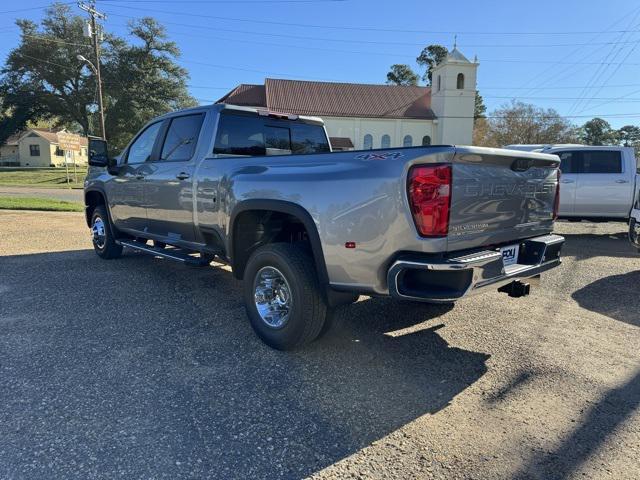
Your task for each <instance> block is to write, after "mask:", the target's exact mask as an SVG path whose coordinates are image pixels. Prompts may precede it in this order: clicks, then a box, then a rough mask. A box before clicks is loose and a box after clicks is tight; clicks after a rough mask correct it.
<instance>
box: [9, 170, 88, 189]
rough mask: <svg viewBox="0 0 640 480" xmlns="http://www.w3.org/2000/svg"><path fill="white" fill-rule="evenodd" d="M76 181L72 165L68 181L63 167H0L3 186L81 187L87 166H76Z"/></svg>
mask: <svg viewBox="0 0 640 480" xmlns="http://www.w3.org/2000/svg"><path fill="white" fill-rule="evenodd" d="M76 171H77V174H78V181H77V182H75V181H74V179H75V177H74V175H73V167H72V166H69V179H70V181H71V182H70V183H69V184H67V175H66V170H65V168H64V167H58V168H19V167H15V168H13V167H2V168H0V186H3V187H24V186H28V187H46V188H68V187H71V188H82V187H83V182H84V177H85V176H86V175H87V167H76Z"/></svg>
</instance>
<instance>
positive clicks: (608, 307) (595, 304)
mask: <svg viewBox="0 0 640 480" xmlns="http://www.w3.org/2000/svg"><path fill="white" fill-rule="evenodd" d="M639 292H640V270H636V271H634V272H629V273H625V274H622V275H611V276H609V277H604V278H600V279H598V280H596V281H595V282H592V283H590V284H589V285H587V286H585V287H583V288H581V289H580V290H577V291H575V292H574V293H573V294H572V295H571V296H572V297H573V299H574V300H575V301H576V302H578V304H579V305H580V306H581V307H583V308H586V309H587V310H591V311H593V312H597V313H601V314H602V315H606V316H608V317H611V318H613V319H614V320H618V321H621V322H625V323H629V324H631V325H635V326H637V327H640V293H639Z"/></svg>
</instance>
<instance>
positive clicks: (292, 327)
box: [243, 243, 327, 350]
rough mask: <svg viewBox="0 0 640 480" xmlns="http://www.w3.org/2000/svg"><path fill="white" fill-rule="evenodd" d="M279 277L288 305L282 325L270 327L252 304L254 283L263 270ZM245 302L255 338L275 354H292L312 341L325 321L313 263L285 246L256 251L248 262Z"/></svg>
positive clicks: (299, 251) (301, 252) (294, 248)
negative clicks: (274, 350)
mask: <svg viewBox="0 0 640 480" xmlns="http://www.w3.org/2000/svg"><path fill="white" fill-rule="evenodd" d="M268 267H271V269H275V270H276V271H277V273H278V274H281V275H282V277H284V280H285V281H286V286H287V287H288V295H287V296H290V299H291V303H290V308H289V313H288V316H287V317H286V320H284V322H283V324H282V325H279V326H272V325H269V324H268V323H267V321H266V320H264V319H263V318H262V316H261V315H260V313H259V312H258V308H257V306H256V302H255V292H256V290H255V286H256V279H257V277H258V274H259V273H260V272H263V271H264V270H263V269H265V268H268ZM272 271H273V270H272ZM243 290H244V301H245V308H246V310H247V316H248V317H249V321H250V322H251V326H252V327H253V329H254V330H255V332H256V334H257V335H258V336H259V337H260V338H261V339H262V341H264V342H265V343H266V344H267V345H269V346H270V347H272V348H275V349H277V350H293V349H295V348H298V347H301V346H302V345H305V344H307V343H310V342H312V341H313V340H315V339H316V338H317V337H318V335H319V334H320V332H321V330H322V327H323V325H324V322H325V319H326V317H327V305H326V303H325V300H324V298H323V296H322V292H321V290H320V286H319V283H318V276H317V273H316V268H315V265H314V262H313V259H312V258H311V256H310V255H309V253H307V251H306V250H305V249H304V248H302V247H299V246H295V245H292V244H288V243H273V244H269V245H264V246H262V247H260V248H258V249H257V250H256V251H255V252H254V253H253V254H252V255H251V257H250V258H249V261H248V263H247V267H246V269H245V272H244V284H243Z"/></svg>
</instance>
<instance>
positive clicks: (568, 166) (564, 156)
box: [558, 152, 580, 173]
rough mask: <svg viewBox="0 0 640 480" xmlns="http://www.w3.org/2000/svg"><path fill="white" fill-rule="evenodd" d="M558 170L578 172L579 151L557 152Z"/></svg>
mask: <svg viewBox="0 0 640 480" xmlns="http://www.w3.org/2000/svg"><path fill="white" fill-rule="evenodd" d="M558 157H560V171H561V172H562V173H578V165H579V163H580V162H579V158H580V153H579V152H559V153H558Z"/></svg>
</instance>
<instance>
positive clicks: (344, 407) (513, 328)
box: [0, 211, 640, 480]
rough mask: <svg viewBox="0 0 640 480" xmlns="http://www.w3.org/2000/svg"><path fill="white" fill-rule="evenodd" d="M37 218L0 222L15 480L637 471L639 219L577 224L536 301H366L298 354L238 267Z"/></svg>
mask: <svg viewBox="0 0 640 480" xmlns="http://www.w3.org/2000/svg"><path fill="white" fill-rule="evenodd" d="M43 216H45V217H46V221H41V220H42V217H43ZM38 218H39V219H40V221H39V222H38V223H34V222H35V219H34V218H33V217H32V216H30V215H29V214H28V213H17V212H9V211H4V212H0V255H2V256H0V432H1V434H0V478H11V479H26V478H30V479H31V478H33V479H42V478H64V479H75V478H78V479H93V478H95V479H98V478H100V479H102V478H126V479H130V478H154V479H161V478H167V479H182V478H221V479H233V478H238V479H246V478H251V479H258V478H268V479H273V478H300V477H305V476H314V477H316V478H340V479H341V478H349V477H351V476H353V477H355V478H403V479H405V478H420V479H422V478H432V477H433V478H442V479H445V478H446V479H450V478H474V479H507V478H512V479H521V478H531V479H545V480H546V479H555V478H558V479H560V478H572V479H577V478H580V479H583V478H589V479H602V478H615V479H630V478H639V477H640V413H639V412H638V406H639V403H640V357H639V353H638V352H639V351H640V337H639V334H640V315H639V312H640V295H638V292H639V286H640V257H639V256H638V255H637V254H636V253H635V252H634V251H633V250H632V249H631V248H630V247H629V245H628V244H627V242H626V241H625V235H624V228H625V226H624V225H623V224H560V225H559V226H558V230H559V231H560V232H563V233H564V234H566V237H567V242H568V245H567V248H566V252H565V263H564V264H563V266H562V267H561V268H560V269H556V270H555V271H554V272H550V273H549V274H547V276H546V278H545V279H544V281H543V285H542V287H541V288H539V289H537V290H535V291H534V292H533V293H532V295H531V296H529V297H527V298H523V299H510V298H508V297H506V296H505V295H503V294H499V293H497V292H490V293H487V294H486V295H482V296H477V297H474V298H471V299H466V300H463V301H461V302H460V303H458V304H457V305H456V306H455V307H454V308H450V307H446V306H425V305H411V304H403V303H398V302H395V301H392V300H389V299H369V298H366V297H361V299H360V301H359V302H358V303H356V304H354V305H352V306H350V307H347V308H345V309H343V310H342V311H341V312H340V315H339V318H338V322H337V325H336V326H335V328H334V330H333V331H332V332H331V333H330V334H329V335H328V336H327V337H325V338H323V339H322V340H320V341H318V342H316V343H315V344H313V345H312V346H311V347H309V348H307V349H305V350H302V351H299V352H296V353H282V352H276V351H274V350H270V349H269V348H267V347H265V346H264V345H263V344H262V343H261V342H260V341H258V340H257V339H256V337H255V336H254V335H253V333H252V331H251V329H250V327H249V325H248V322H247V320H246V317H245V315H244V311H243V307H242V303H241V298H240V294H239V290H238V283H237V282H236V281H234V280H233V279H232V277H231V275H230V273H229V271H228V270H226V269H224V268H221V267H217V268H201V269H195V268H189V267H185V266H182V265H178V264H174V263H170V262H167V261H163V260H160V259H153V258H149V257H145V256H142V255H139V254H133V253H129V254H127V255H126V256H125V257H123V258H122V259H120V260H113V261H103V260H100V259H98V258H97V257H96V256H95V255H94V254H93V252H92V251H91V250H90V244H89V239H88V235H87V232H86V227H84V225H83V219H82V214H64V213H48V214H41V215H40V216H39V217H38ZM54 232H55V234H54Z"/></svg>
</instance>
